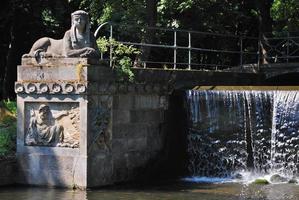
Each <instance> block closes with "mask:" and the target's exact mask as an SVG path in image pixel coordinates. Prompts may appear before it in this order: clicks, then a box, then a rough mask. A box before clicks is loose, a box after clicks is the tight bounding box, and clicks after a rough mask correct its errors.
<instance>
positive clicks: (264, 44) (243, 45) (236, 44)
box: [97, 23, 299, 70]
mask: <svg viewBox="0 0 299 200" xmlns="http://www.w3.org/2000/svg"><path fill="white" fill-rule="evenodd" d="M101 29H103V30H101V34H100V35H101V36H107V37H109V38H110V39H114V40H116V41H118V42H120V43H123V44H126V45H133V46H134V47H136V48H138V49H140V50H141V52H142V55H141V56H139V57H138V58H134V59H135V62H134V63H135V64H134V66H135V67H143V68H164V69H176V70H180V69H181V70H222V69H229V68H235V67H240V68H243V67H244V66H246V65H249V64H255V65H256V66H258V67H259V65H260V64H264V63H265V62H267V63H279V62H283V63H285V62H286V63H289V62H297V61H298V60H299V37H294V36H290V35H289V34H288V35H287V37H273V36H272V37H268V38H263V40H261V39H259V38H258V37H248V36H240V35H231V34H220V33H209V32H200V31H193V30H182V29H171V28H160V27H143V26H130V25H125V26H123V25H119V24H112V23H107V25H105V26H102V27H101ZM97 32H99V30H97ZM265 52H266V53H265ZM112 53H113V49H112V48H110V50H109V54H106V55H102V59H107V60H110V66H112V59H111V58H112Z"/></svg>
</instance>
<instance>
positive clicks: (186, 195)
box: [0, 182, 299, 200]
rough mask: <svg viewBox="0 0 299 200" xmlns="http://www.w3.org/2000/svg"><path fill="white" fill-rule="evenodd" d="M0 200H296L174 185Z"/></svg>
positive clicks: (244, 189) (16, 193) (243, 189)
mask: <svg viewBox="0 0 299 200" xmlns="http://www.w3.org/2000/svg"><path fill="white" fill-rule="evenodd" d="M0 199H1V200H16V199H18V200H50V199H62V200H98V199H101V200H118V199H119V200H297V199H299V186H298V185H294V184H270V185H256V184H249V185H248V184H240V183H188V182H175V183H167V184H155V186H138V187H137V186H122V187H113V188H104V189H103V188H102V189H96V190H88V191H80V190H66V189H49V188H35V187H17V188H14V187H4V188H1V189H0Z"/></svg>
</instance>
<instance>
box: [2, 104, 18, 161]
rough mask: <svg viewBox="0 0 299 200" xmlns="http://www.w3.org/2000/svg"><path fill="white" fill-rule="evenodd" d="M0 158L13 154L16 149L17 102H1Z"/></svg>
mask: <svg viewBox="0 0 299 200" xmlns="http://www.w3.org/2000/svg"><path fill="white" fill-rule="evenodd" d="M0 114H1V115H2V116H1V117H0V156H3V155H8V154H13V153H14V152H15V148H16V132H17V126H16V124H17V122H16V114H17V105H16V102H15V101H10V100H9V99H8V100H3V101H1V102H0Z"/></svg>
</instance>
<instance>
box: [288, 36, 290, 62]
mask: <svg viewBox="0 0 299 200" xmlns="http://www.w3.org/2000/svg"><path fill="white" fill-rule="evenodd" d="M289 45H290V32H288V33H287V63H289V53H290V46H289Z"/></svg>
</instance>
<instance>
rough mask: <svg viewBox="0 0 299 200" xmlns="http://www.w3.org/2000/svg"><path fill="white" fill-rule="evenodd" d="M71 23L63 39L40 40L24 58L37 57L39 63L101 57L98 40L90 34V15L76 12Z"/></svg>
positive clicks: (47, 38) (81, 11)
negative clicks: (43, 60) (60, 59)
mask: <svg viewBox="0 0 299 200" xmlns="http://www.w3.org/2000/svg"><path fill="white" fill-rule="evenodd" d="M71 21H72V26H71V28H70V30H68V31H66V32H65V34H64V37H63V38H62V39H60V40H56V39H53V38H49V37H43V38H40V39H38V40H37V41H36V42H35V43H34V44H33V46H32V48H31V50H30V52H29V53H28V54H25V55H23V57H25V58H26V57H35V59H36V60H37V61H38V60H40V59H41V57H92V58H94V57H95V58H97V57H99V55H100V52H99V49H98V47H97V44H96V38H95V37H94V36H93V35H92V33H91V32H90V23H89V16H88V13H87V12H85V11H83V10H78V11H75V12H73V13H72V14H71Z"/></svg>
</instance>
